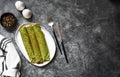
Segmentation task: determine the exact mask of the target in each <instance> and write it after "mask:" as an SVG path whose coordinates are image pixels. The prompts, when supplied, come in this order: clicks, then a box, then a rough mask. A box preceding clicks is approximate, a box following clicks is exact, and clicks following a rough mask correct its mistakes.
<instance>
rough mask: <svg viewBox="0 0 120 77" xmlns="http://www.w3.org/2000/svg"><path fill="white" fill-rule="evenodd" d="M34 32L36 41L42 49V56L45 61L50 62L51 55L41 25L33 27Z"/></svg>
mask: <svg viewBox="0 0 120 77" xmlns="http://www.w3.org/2000/svg"><path fill="white" fill-rule="evenodd" d="M33 30H34V32H35V36H36V39H37V41H38V46H39V48H40V52H41V56H42V59H43V61H49V60H50V54H49V50H48V46H47V43H46V40H45V36H44V34H43V32H42V31H41V27H40V25H39V24H35V25H33Z"/></svg>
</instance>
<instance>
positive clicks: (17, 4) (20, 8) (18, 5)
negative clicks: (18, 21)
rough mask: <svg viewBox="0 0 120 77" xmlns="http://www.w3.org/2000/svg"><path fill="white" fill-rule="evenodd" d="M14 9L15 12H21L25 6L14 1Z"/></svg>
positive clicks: (20, 2)
mask: <svg viewBox="0 0 120 77" xmlns="http://www.w3.org/2000/svg"><path fill="white" fill-rule="evenodd" d="M15 7H16V9H17V10H19V11H22V10H23V9H24V8H25V4H24V3H23V2H22V1H16V2H15Z"/></svg>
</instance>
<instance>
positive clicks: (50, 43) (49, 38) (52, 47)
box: [15, 26, 56, 67]
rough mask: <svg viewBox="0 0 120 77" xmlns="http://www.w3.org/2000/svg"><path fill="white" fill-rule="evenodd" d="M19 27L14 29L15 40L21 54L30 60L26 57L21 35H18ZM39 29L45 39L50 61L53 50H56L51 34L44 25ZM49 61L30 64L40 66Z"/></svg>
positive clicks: (53, 53)
mask: <svg viewBox="0 0 120 77" xmlns="http://www.w3.org/2000/svg"><path fill="white" fill-rule="evenodd" d="M20 27H22V26H20ZM20 27H19V28H18V29H17V31H16V34H15V41H16V43H17V45H18V47H19V49H20V50H21V52H22V54H23V55H24V57H25V58H26V59H27V60H28V61H29V62H30V59H29V57H28V54H27V52H26V49H25V47H24V44H23V42H22V38H21V35H20V32H19V29H20ZM41 30H42V31H43V33H44V35H45V39H46V42H47V46H48V49H49V53H50V61H51V60H52V59H53V58H54V56H55V52H56V46H55V42H54V40H53V38H52V36H51V35H50V33H49V32H48V31H47V30H46V29H45V28H44V27H41ZM50 61H47V62H43V63H41V64H37V63H32V64H33V65H36V66H39V67H42V66H45V65H47V64H48V63H49V62H50Z"/></svg>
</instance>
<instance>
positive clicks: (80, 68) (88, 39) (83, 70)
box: [0, 0, 120, 77]
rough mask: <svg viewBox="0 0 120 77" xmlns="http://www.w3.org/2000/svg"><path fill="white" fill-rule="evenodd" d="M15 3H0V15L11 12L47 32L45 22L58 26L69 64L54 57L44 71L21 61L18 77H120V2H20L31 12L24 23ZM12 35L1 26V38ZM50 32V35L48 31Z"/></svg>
mask: <svg viewBox="0 0 120 77" xmlns="http://www.w3.org/2000/svg"><path fill="white" fill-rule="evenodd" d="M15 1H16V0H0V15H1V14H2V13H4V12H12V13H13V14H14V15H15V16H16V17H17V19H18V24H17V25H16V27H18V26H19V25H20V24H22V23H23V22H28V21H31V22H40V23H41V25H42V26H44V27H46V28H47V29H48V30H49V31H50V28H49V27H48V25H47V21H46V18H47V17H49V16H52V17H53V19H54V21H56V22H59V23H60V25H61V31H62V37H63V40H64V43H65V48H66V50H67V56H68V59H69V64H66V61H65V59H64V56H63V55H61V54H60V53H59V50H58V49H57V51H56V52H57V53H56V55H55V57H54V59H53V61H52V62H51V63H50V64H48V65H47V66H45V67H42V68H40V67H36V66H33V65H31V64H30V63H28V61H27V60H26V59H25V58H24V57H23V55H22V54H21V52H20V51H19V48H18V47H17V45H16V43H15V42H14V44H15V46H16V48H17V50H18V53H19V55H20V57H21V61H22V67H21V70H20V72H21V77H120V1H119V0H22V1H23V2H24V3H25V4H26V8H29V9H31V10H32V12H33V17H32V19H31V20H25V19H24V18H23V16H22V15H21V13H20V12H18V11H17V10H16V9H15V6H14V3H15ZM15 31H16V29H15V30H14V31H13V32H8V31H6V30H5V29H4V28H3V27H2V26H0V34H2V35H4V36H6V37H8V38H13V39H14V34H15ZM50 32H51V31H50Z"/></svg>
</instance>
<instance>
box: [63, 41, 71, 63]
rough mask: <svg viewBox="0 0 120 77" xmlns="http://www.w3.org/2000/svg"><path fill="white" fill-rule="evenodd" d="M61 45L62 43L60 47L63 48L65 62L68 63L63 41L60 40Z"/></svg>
mask: <svg viewBox="0 0 120 77" xmlns="http://www.w3.org/2000/svg"><path fill="white" fill-rule="evenodd" d="M61 45H62V48H63V52H64V56H65V59H66V62H67V63H69V61H68V58H67V54H66V51H65V47H64V43H63V41H61Z"/></svg>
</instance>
